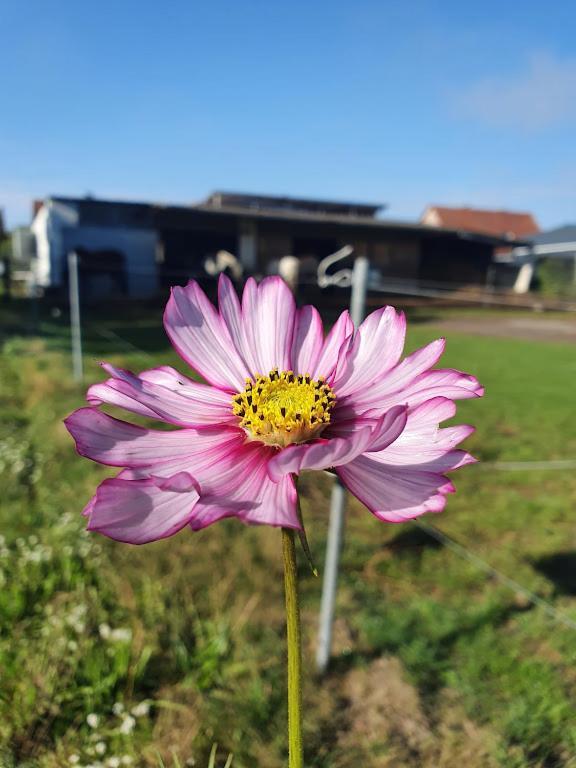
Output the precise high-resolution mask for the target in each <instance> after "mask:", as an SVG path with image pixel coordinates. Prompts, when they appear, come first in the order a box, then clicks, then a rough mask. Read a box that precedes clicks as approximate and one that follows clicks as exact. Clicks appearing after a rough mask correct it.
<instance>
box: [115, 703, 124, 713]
mask: <svg viewBox="0 0 576 768" xmlns="http://www.w3.org/2000/svg"><path fill="white" fill-rule="evenodd" d="M112 712H114V714H115V715H118V716H120V715H121V714H122V712H124V704H122V702H121V701H117V702H116V703H115V704H114V705H113V707H112Z"/></svg>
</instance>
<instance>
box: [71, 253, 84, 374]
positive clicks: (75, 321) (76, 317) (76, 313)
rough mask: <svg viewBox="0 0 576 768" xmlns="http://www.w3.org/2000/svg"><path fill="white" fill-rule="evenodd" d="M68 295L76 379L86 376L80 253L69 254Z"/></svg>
mask: <svg viewBox="0 0 576 768" xmlns="http://www.w3.org/2000/svg"><path fill="white" fill-rule="evenodd" d="M68 295H69V298H70V335H71V337H72V371H73V373H74V379H75V380H76V381H82V379H83V378H84V368H83V363H82V329H81V327H80V285H79V282H78V254H77V253H76V251H70V253H69V254H68Z"/></svg>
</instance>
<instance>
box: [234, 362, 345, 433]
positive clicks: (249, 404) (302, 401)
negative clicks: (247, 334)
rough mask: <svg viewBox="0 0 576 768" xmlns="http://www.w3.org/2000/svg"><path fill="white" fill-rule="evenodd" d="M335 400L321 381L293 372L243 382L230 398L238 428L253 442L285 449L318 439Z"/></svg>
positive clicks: (274, 372)
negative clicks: (257, 441)
mask: <svg viewBox="0 0 576 768" xmlns="http://www.w3.org/2000/svg"><path fill="white" fill-rule="evenodd" d="M335 402H336V398H335V397H334V393H333V392H332V389H331V387H330V386H329V385H328V384H326V382H325V381H324V379H323V378H319V379H316V380H314V379H312V377H311V376H310V375H309V374H305V375H304V376H302V375H299V376H297V375H296V374H294V373H293V372H292V371H282V373H279V372H278V369H277V368H275V369H274V370H273V371H270V373H269V374H268V376H260V375H257V376H256V379H255V380H254V381H253V380H252V379H246V387H245V388H244V391H243V392H239V393H238V394H237V395H234V397H233V398H232V409H233V411H234V413H235V414H236V416H238V417H239V418H240V426H241V427H242V428H243V429H245V430H246V431H247V432H248V434H249V435H250V436H251V437H252V438H254V439H255V440H260V441H261V442H263V443H266V444H267V445H276V446H280V447H283V446H286V445H290V444H291V443H305V442H306V441H308V440H311V439H312V438H314V437H318V436H319V435H320V434H321V433H322V430H324V429H325V428H326V426H327V425H328V424H329V423H330V412H331V411H332V409H333V408H334V404H335Z"/></svg>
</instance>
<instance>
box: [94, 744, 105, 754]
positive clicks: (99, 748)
mask: <svg viewBox="0 0 576 768" xmlns="http://www.w3.org/2000/svg"><path fill="white" fill-rule="evenodd" d="M94 751H95V752H96V754H97V755H103V754H104V753H105V752H106V744H105V743H104V742H103V741H99V742H98V744H96V745H95V747H94Z"/></svg>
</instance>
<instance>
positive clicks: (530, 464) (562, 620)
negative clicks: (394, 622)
mask: <svg viewBox="0 0 576 768" xmlns="http://www.w3.org/2000/svg"><path fill="white" fill-rule="evenodd" d="M89 329H90V331H91V332H93V333H96V334H97V335H99V336H101V337H102V338H104V339H106V340H107V341H111V342H114V344H116V345H120V346H123V347H124V349H125V350H126V351H127V352H130V353H137V354H138V355H140V356H141V357H142V358H143V359H145V360H147V361H151V360H153V359H154V356H153V355H151V354H150V353H149V352H147V351H146V350H144V349H142V348H141V347H138V346H137V345H135V344H134V343H133V342H132V341H130V340H129V339H126V338H125V337H124V336H122V335H121V334H119V333H117V332H116V331H112V330H110V329H108V328H101V327H98V326H95V325H94V326H89ZM474 468H476V470H479V471H483V470H499V471H507V472H509V471H511V472H533V471H539V470H544V471H548V470H555V471H562V472H566V471H568V470H571V469H574V468H576V459H563V460H549V461H486V462H479V463H478V464H476V465H473V467H469V468H468V469H469V470H472V471H474ZM411 523H412V525H414V526H415V527H417V528H419V529H420V530H421V531H422V532H423V533H425V534H426V535H427V536H430V538H432V539H434V540H435V541H437V542H438V543H439V544H441V545H442V546H443V547H444V548H445V549H446V550H448V551H450V552H452V553H453V554H455V555H456V556H457V557H459V558H461V559H462V560H465V561H466V562H468V563H469V564H470V565H472V566H473V567H474V568H475V569H476V570H478V571H480V572H482V573H484V574H486V576H487V577H489V578H490V579H493V580H495V581H496V582H498V583H499V584H501V585H502V586H504V587H506V588H507V589H509V590H510V591H511V592H513V593H514V594H516V595H521V596H522V597H523V598H524V599H525V600H526V601H527V602H528V603H529V604H531V605H533V606H535V607H537V608H540V609H541V610H542V611H543V612H544V613H545V615H546V616H547V617H548V618H549V619H550V620H552V621H553V622H554V623H555V624H557V625H560V626H563V627H566V628H568V629H570V630H576V619H572V618H571V617H570V616H568V615H567V614H566V613H564V612H563V611H560V610H558V609H557V608H556V607H555V606H554V605H553V604H552V603H551V602H550V601H548V600H546V599H545V598H543V597H542V596H540V595H538V594H537V593H536V592H534V591H533V590H532V589H530V588H529V587H527V586H526V585H525V584H522V583H521V582H519V581H517V580H516V579H514V578H512V577H510V576H508V574H506V573H504V572H503V571H501V570H499V569H498V568H496V567H495V566H493V565H492V564H491V563H489V562H488V561H486V560H485V559H483V558H482V557H480V556H479V555H478V554H476V553H475V552H474V551H473V550H472V549H470V547H468V546H466V545H465V544H463V543H462V542H459V541H457V540H456V539H455V538H454V537H453V536H450V535H449V534H447V533H445V532H444V531H442V530H441V529H440V528H438V527H437V526H435V525H432V524H430V523H428V522H426V521H425V520H424V519H422V518H418V519H415V520H412V521H411Z"/></svg>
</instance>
